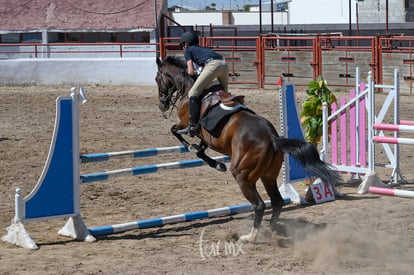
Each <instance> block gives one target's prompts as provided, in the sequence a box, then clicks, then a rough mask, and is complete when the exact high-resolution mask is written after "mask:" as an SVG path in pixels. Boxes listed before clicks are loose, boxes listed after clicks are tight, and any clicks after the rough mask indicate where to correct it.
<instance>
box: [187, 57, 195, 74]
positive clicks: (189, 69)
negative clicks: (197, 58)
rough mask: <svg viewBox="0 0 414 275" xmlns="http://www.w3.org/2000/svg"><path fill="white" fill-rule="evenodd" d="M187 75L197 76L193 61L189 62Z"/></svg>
mask: <svg viewBox="0 0 414 275" xmlns="http://www.w3.org/2000/svg"><path fill="white" fill-rule="evenodd" d="M187 73H188V74H189V75H194V74H195V71H194V67H193V61H192V60H188V61H187Z"/></svg>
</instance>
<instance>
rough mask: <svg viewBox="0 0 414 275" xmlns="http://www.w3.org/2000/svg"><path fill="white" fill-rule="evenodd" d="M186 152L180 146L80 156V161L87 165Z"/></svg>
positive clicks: (183, 147)
mask: <svg viewBox="0 0 414 275" xmlns="http://www.w3.org/2000/svg"><path fill="white" fill-rule="evenodd" d="M188 152H189V151H188V149H187V148H186V147H185V146H183V145H181V146H171V147H160V148H149V149H140V150H128V151H120V152H109V153H99V154H89V155H81V156H80V159H81V162H82V163H89V162H102V161H109V160H110V159H112V158H120V157H131V158H134V159H135V158H145V157H152V156H159V155H166V154H171V153H188Z"/></svg>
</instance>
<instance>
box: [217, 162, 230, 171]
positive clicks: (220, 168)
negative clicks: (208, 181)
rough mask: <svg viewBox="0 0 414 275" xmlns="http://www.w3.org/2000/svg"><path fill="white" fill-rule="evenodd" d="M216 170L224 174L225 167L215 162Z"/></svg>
mask: <svg viewBox="0 0 414 275" xmlns="http://www.w3.org/2000/svg"><path fill="white" fill-rule="evenodd" d="M216 170H217V171H220V172H226V171H227V167H226V165H225V164H224V163H222V162H219V161H217V163H216Z"/></svg>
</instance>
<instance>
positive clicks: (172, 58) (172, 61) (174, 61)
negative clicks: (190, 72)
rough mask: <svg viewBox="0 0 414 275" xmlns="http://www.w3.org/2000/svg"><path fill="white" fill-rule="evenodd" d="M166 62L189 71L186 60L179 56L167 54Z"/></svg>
mask: <svg viewBox="0 0 414 275" xmlns="http://www.w3.org/2000/svg"><path fill="white" fill-rule="evenodd" d="M164 63H169V64H171V65H173V66H176V67H179V68H181V69H183V70H184V71H187V66H186V65H185V63H184V61H183V60H182V59H180V58H178V57H175V56H167V58H166V59H165V61H164Z"/></svg>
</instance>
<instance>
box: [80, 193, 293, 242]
mask: <svg viewBox="0 0 414 275" xmlns="http://www.w3.org/2000/svg"><path fill="white" fill-rule="evenodd" d="M284 202H285V204H289V203H291V201H290V199H284ZM265 204H266V208H270V207H271V204H270V200H268V201H265ZM252 210H253V207H252V205H251V204H250V203H246V204H239V205H233V206H228V207H222V208H216V209H210V210H205V211H197V212H190V213H186V214H180V215H173V216H166V217H160V218H153V219H148V220H141V221H135V222H128V223H121V224H114V225H108V226H102V227H95V228H89V229H88V230H89V233H90V234H91V235H93V236H95V237H96V236H106V235H111V234H116V233H121V232H126V231H129V230H135V229H144V228H151V227H158V226H163V225H166V224H173V223H181V222H189V221H194V220H200V219H207V218H213V217H219V216H229V215H235V214H241V213H246V212H250V211H252Z"/></svg>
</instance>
